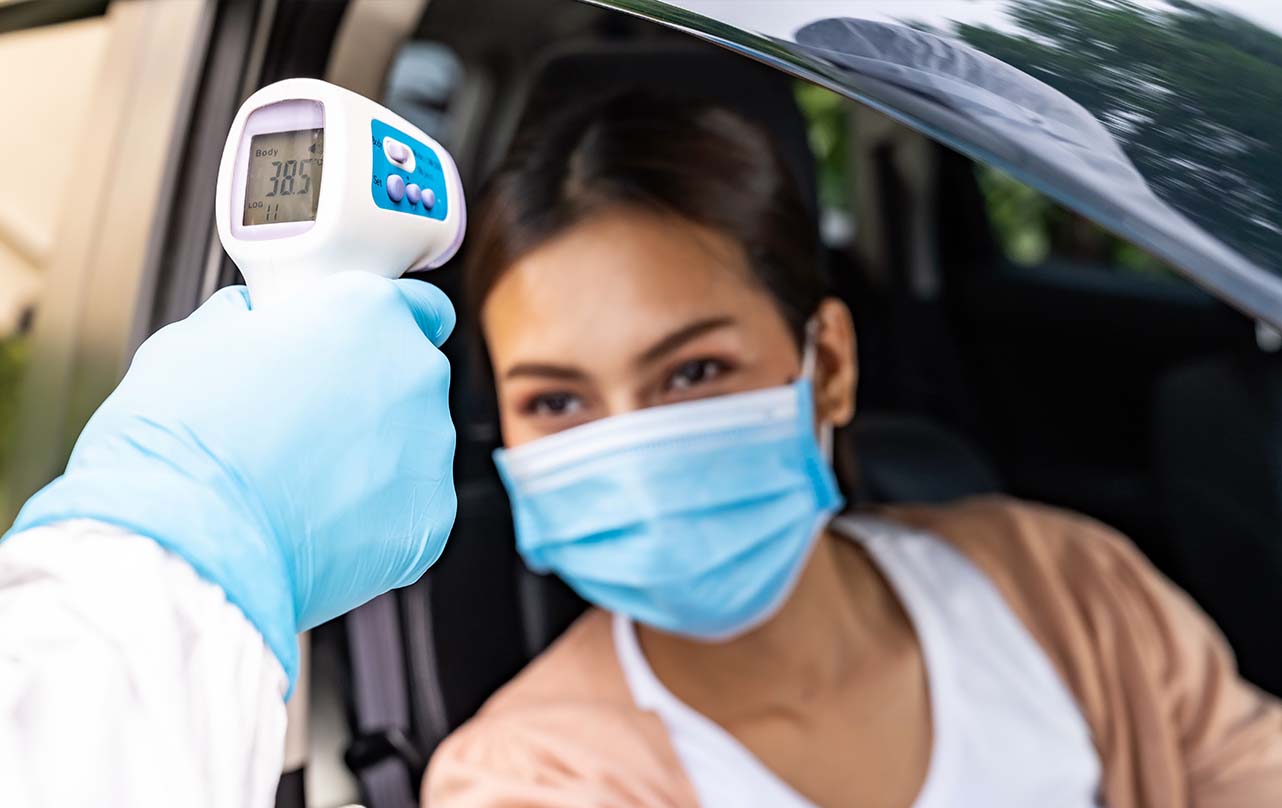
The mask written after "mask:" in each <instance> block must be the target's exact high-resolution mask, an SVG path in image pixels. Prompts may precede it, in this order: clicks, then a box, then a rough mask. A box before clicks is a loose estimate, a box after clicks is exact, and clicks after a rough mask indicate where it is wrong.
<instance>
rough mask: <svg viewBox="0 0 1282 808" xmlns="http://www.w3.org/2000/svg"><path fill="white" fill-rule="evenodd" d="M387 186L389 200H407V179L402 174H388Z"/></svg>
mask: <svg viewBox="0 0 1282 808" xmlns="http://www.w3.org/2000/svg"><path fill="white" fill-rule="evenodd" d="M386 185H387V198H388V199H390V200H392V201H393V202H400V201H401V200H402V199H404V198H405V178H404V177H402V176H401V175H400V174H388V175H387V180H386Z"/></svg>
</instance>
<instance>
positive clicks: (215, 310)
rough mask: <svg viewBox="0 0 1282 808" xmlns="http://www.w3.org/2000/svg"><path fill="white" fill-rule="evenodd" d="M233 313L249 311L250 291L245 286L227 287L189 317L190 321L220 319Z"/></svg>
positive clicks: (210, 297) (202, 304) (215, 293)
mask: <svg viewBox="0 0 1282 808" xmlns="http://www.w3.org/2000/svg"><path fill="white" fill-rule="evenodd" d="M232 311H238V312H246V311H249V289H248V288H246V287H244V286H225V287H223V288H222V289H219V290H218V291H217V292H214V293H213V294H212V295H210V296H209V299H208V300H206V301H205V302H204V303H201V304H200V306H199V307H198V308H197V309H196V310H195V311H194V312H192V313H191V315H190V316H188V318H187V319H189V320H204V319H207V318H209V317H219V316H222V315H225V314H228V313H230V312H232Z"/></svg>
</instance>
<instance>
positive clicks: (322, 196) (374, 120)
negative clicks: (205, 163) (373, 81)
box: [216, 79, 467, 307]
mask: <svg viewBox="0 0 1282 808" xmlns="http://www.w3.org/2000/svg"><path fill="white" fill-rule="evenodd" d="M216 216H217V219H218V236H219V238H220V239H221V241H222V244H223V249H225V250H226V251H227V254H228V255H230V256H231V258H232V260H233V261H235V262H236V266H237V267H239V268H240V271H241V274H242V275H244V277H245V283H246V284H247V285H248V286H249V293H250V300H251V303H252V304H253V305H254V306H255V307H259V306H262V305H271V303H272V301H274V300H276V299H279V298H282V297H285V296H288V295H289V294H290V292H291V290H294V289H297V288H298V286H299V285H300V284H306V283H307V282H308V281H309V280H312V279H315V278H316V277H317V276H319V275H324V274H329V273H334V272H342V271H347V270H357V271H362V272H372V273H374V274H376V275H382V276H383V277H388V278H395V277H398V276H400V275H401V274H403V273H405V272H407V271H410V270H415V269H424V268H431V267H436V266H440V265H441V264H443V263H445V262H446V261H448V260H449V259H450V258H451V257H452V256H453V255H454V253H455V252H456V251H457V250H458V248H459V245H460V243H461V242H462V240H463V232H464V230H465V228H466V224H467V205H466V202H465V200H464V197H463V186H462V184H461V182H460V181H459V175H458V169H457V168H456V167H455V165H454V160H453V158H451V157H450V155H449V152H447V151H446V150H445V149H444V148H442V147H441V145H440V144H439V143H437V142H436V141H435V140H433V139H432V138H431V137H429V136H428V135H427V134H425V133H424V132H423V131H422V130H420V129H419V128H418V127H416V126H414V124H412V123H410V122H409V121H407V120H405V119H404V118H402V117H401V116H399V115H397V114H396V113H394V112H392V111H391V110H389V109H387V108H386V107H383V106H381V105H380V104H377V103H375V102H373V101H370V100H369V99H368V98H364V97H363V96H360V95H357V94H356V93H353V92H351V91H350V90H345V89H343V88H341V87H337V86H335V85H333V84H329V83H326V82H323V81H318V80H316V79H286V80H285V81H281V82H277V83H275V84H271V85H268V86H267V87H264V88H262V89H261V90H259V91H258V92H256V93H254V94H253V95H251V96H250V97H249V98H248V99H247V100H246V101H245V103H244V104H243V105H242V106H241V108H240V111H239V112H237V113H236V119H235V121H233V123H232V127H231V131H230V132H229V133H228V135H227V145H226V146H225V147H224V148H223V157H222V162H221V163H220V165H219V169H218V188H217V199H216Z"/></svg>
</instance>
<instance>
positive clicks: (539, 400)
mask: <svg viewBox="0 0 1282 808" xmlns="http://www.w3.org/2000/svg"><path fill="white" fill-rule="evenodd" d="M524 409H525V411H526V412H527V413H529V414H530V415H537V416H541V417H545V418H561V417H564V416H567V415H574V414H575V413H577V412H578V411H579V410H581V409H583V399H581V398H579V397H578V396H576V395H574V394H573V393H542V394H540V395H537V396H534V397H533V398H531V399H530V400H529V402H528V403H527V404H526V405H525V407H524Z"/></svg>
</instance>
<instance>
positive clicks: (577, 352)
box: [482, 210, 855, 447]
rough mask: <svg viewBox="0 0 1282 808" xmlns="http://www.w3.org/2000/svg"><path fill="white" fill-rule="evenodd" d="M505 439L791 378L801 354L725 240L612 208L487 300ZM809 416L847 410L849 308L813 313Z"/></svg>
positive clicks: (835, 305) (850, 400) (535, 256)
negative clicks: (814, 356) (812, 406)
mask: <svg viewBox="0 0 1282 808" xmlns="http://www.w3.org/2000/svg"><path fill="white" fill-rule="evenodd" d="M482 321H483V327H484V331H485V339H486V344H487V345H488V347H489V352H490V357H491V359H492V361H493V365H494V373H495V383H496V385H497V390H498V400H499V414H500V420H501V423H502V427H503V438H504V442H505V444H506V445H507V446H509V447H512V446H519V445H520V444H522V443H526V442H527V441H532V440H535V439H537V438H540V437H543V436H545V435H550V434H552V433H554V432H559V431H561V430H563V429H568V428H570V427H573V426H578V425H580V424H585V423H587V422H589V421H594V420H596V419H598V418H605V417H607V416H611V415H618V414H621V413H625V412H629V411H632V410H637V409H641V408H643V407H653V406H655V405H659V404H671V403H674V402H678V401H689V400H691V399H697V398H706V397H709V396H718V395H724V394H727V393H737V392H743V391H747V390H753V389H758V388H763V387H773V386H777V385H783V384H787V383H789V382H791V381H793V380H795V379H796V378H797V377H798V376H799V375H800V373H801V357H800V355H799V352H798V349H797V345H796V342H795V340H794V338H793V336H792V334H791V333H790V332H789V330H788V326H787V323H786V322H785V321H784V319H783V317H782V316H781V315H780V314H779V312H778V310H777V309H776V308H775V305H774V303H773V302H772V300H771V298H770V296H769V294H768V293H767V292H766V291H765V290H764V289H763V288H761V287H760V286H759V285H758V284H756V283H754V282H753V280H752V276H751V274H750V272H749V269H748V265H747V260H746V256H745V255H744V254H743V250H742V248H741V247H740V246H739V245H738V244H737V243H736V242H734V241H733V240H731V239H730V238H728V237H726V236H724V235H722V234H720V233H718V232H716V231H713V230H710V229H707V228H704V227H701V226H699V225H696V224H693V223H690V222H687V221H685V220H681V219H677V218H674V217H661V216H658V215H655V214H650V213H645V212H638V211H633V210H616V211H612V212H607V213H604V214H601V215H599V216H596V217H594V218H591V219H589V220H587V221H585V222H583V223H581V224H579V225H577V226H575V227H574V228H572V229H570V230H569V231H567V232H565V233H564V234H562V235H560V236H559V237H557V238H555V239H553V240H551V241H549V242H548V243H546V244H544V245H542V246H540V247H539V248H538V249H535V250H533V251H532V252H530V253H528V254H526V255H525V256H524V257H522V258H521V259H520V260H519V261H517V262H516V263H515V264H514V265H513V266H512V267H510V268H509V269H508V270H507V272H506V273H505V274H504V275H503V276H502V277H501V278H500V279H499V281H498V283H497V284H496V285H495V286H494V287H493V289H492V290H491V292H490V295H489V297H488V298H487V299H486V301H485V304H484V307H483V308H482ZM818 321H819V330H818V332H817V335H816V338H817V347H818V368H817V374H816V375H817V377H818V378H817V380H816V384H815V389H816V395H815V399H816V410H817V412H816V416H817V417H818V418H820V419H822V420H825V421H828V422H831V423H834V424H836V425H842V424H844V423H845V422H847V421H849V420H850V418H851V416H852V415H853V412H854V384H855V367H854V332H853V328H852V326H851V323H850V314H849V311H848V310H847V309H846V307H845V305H844V304H842V303H840V302H839V301H836V300H834V299H829V300H826V301H824V303H823V305H821V306H820V309H819V311H818Z"/></svg>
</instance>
